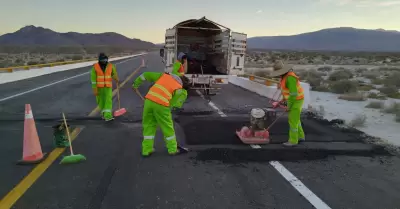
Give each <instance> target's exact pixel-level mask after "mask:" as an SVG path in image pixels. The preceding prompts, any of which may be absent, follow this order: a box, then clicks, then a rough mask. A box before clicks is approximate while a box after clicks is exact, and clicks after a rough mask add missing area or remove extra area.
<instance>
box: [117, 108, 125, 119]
mask: <svg viewBox="0 0 400 209" xmlns="http://www.w3.org/2000/svg"><path fill="white" fill-rule="evenodd" d="M125 113H126V109H125V108H121V109H119V110H116V111H115V112H114V117H118V116H121V115H123V114H125Z"/></svg>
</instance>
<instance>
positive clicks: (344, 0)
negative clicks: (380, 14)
mask: <svg viewBox="0 0 400 209" xmlns="http://www.w3.org/2000/svg"><path fill="white" fill-rule="evenodd" d="M319 3H333V4H336V5H338V6H348V5H353V6H355V7H376V6H379V7H388V6H396V5H400V0H319Z"/></svg>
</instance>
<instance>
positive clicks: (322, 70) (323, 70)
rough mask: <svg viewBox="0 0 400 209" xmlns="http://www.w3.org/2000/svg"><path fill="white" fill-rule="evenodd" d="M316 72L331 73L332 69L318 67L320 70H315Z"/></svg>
mask: <svg viewBox="0 0 400 209" xmlns="http://www.w3.org/2000/svg"><path fill="white" fill-rule="evenodd" d="M317 71H320V72H331V71H332V67H330V66H324V67H320V68H318V69H317Z"/></svg>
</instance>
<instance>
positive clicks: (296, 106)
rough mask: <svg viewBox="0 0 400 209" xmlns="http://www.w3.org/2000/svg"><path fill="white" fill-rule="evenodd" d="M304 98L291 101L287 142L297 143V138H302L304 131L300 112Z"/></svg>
mask: <svg viewBox="0 0 400 209" xmlns="http://www.w3.org/2000/svg"><path fill="white" fill-rule="evenodd" d="M303 103H304V100H297V101H295V102H294V103H293V106H292V108H291V109H290V111H289V128H290V130H289V142H291V143H292V144H298V143H299V139H301V138H302V139H304V137H305V136H304V131H303V127H302V126H301V121H300V114H301V110H302V107H303Z"/></svg>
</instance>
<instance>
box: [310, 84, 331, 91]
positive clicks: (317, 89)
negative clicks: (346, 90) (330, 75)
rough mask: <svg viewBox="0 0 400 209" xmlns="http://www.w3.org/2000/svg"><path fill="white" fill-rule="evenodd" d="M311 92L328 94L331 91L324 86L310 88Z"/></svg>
mask: <svg viewBox="0 0 400 209" xmlns="http://www.w3.org/2000/svg"><path fill="white" fill-rule="evenodd" d="M310 85H311V84H310ZM311 90H313V91H319V92H330V91H331V89H329V87H328V86H325V85H321V86H315V87H312V88H311Z"/></svg>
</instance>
